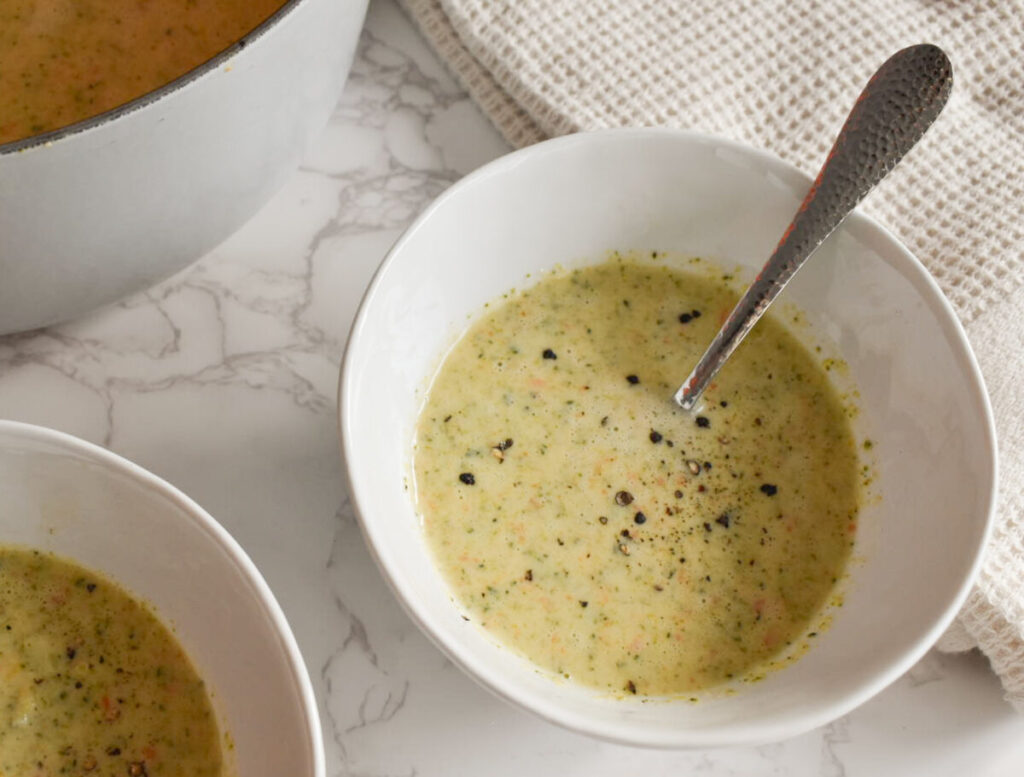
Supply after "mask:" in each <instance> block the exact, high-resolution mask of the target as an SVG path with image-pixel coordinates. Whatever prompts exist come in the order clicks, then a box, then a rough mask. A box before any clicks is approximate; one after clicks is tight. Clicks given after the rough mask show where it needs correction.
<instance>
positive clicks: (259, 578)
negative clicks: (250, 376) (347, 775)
mask: <svg viewBox="0 0 1024 777" xmlns="http://www.w3.org/2000/svg"><path fill="white" fill-rule="evenodd" d="M11 440H15V441H16V440H24V441H28V442H41V443H45V444H47V445H48V446H51V447H53V448H57V449H59V450H64V451H67V452H69V453H72V454H75V455H77V456H80V457H82V458H85V459H87V460H89V461H92V462H96V463H98V464H100V465H101V466H102V467H103V468H105V469H106V470H108V471H111V472H113V473H115V474H120V475H123V476H125V477H127V478H129V479H130V480H133V481H134V482H135V483H137V484H138V485H140V486H142V487H143V488H145V489H147V490H148V491H151V492H153V493H154V494H156V495H157V496H159V497H162V498H163V499H166V500H167V501H168V502H170V503H171V504H172V505H173V506H174V507H176V508H178V510H180V511H181V513H182V514H183V515H184V517H185V518H186V520H188V521H191V523H192V524H193V525H194V526H195V527H196V528H198V529H200V530H201V531H202V532H203V533H204V534H206V536H207V537H209V538H210V539H211V540H212V541H213V542H214V543H215V544H216V545H218V546H219V547H220V548H221V549H222V550H223V551H225V552H226V553H227V555H228V557H229V558H230V560H231V562H232V563H233V564H234V566H235V568H236V570H237V571H238V572H239V573H240V574H241V575H242V577H243V578H244V580H245V582H246V583H247V585H248V587H249V590H250V591H251V592H252V593H253V594H254V595H255V597H256V599H257V600H258V602H259V604H260V605H261V606H262V608H263V610H264V612H265V614H266V615H267V616H268V617H269V619H270V621H271V622H272V624H273V627H274V632H275V633H276V635H277V638H278V641H279V643H280V645H281V647H282V648H283V649H284V653H285V657H286V659H287V670H288V673H289V675H290V676H291V678H292V681H293V683H294V685H295V686H296V688H297V689H298V691H299V698H300V703H301V707H302V712H303V718H304V719H305V726H304V728H305V730H306V732H307V738H308V743H307V745H308V754H309V756H310V761H311V763H312V767H313V769H312V772H311V777H325V775H326V766H325V756H324V744H323V732H322V730H321V725H320V715H319V711H318V707H317V702H316V696H315V694H314V693H313V685H312V682H311V681H310V678H309V672H308V670H307V668H306V664H305V662H304V661H303V659H302V654H301V652H300V650H299V645H298V642H297V641H296V639H295V635H294V633H293V632H292V630H291V626H289V624H288V620H287V618H286V617H285V614H284V611H283V610H282V609H281V605H280V604H278V602H277V599H276V598H275V597H274V594H273V592H272V591H271V590H270V586H269V585H268V584H267V581H266V580H265V579H264V578H263V575H262V574H261V573H260V571H259V569H258V568H257V567H256V565H255V563H253V561H252V559H250V558H249V555H248V554H247V553H246V552H245V550H244V549H243V548H242V546H241V545H239V544H238V541H237V540H235V538H234V537H232V536H231V534H230V533H229V532H228V531H227V529H225V528H224V527H223V526H221V525H220V524H219V523H218V522H217V520H216V519H215V518H213V516H211V515H210V514H209V513H208V512H206V510H204V509H203V508H202V507H200V505H199V504H198V503H197V502H195V501H194V500H193V499H192V498H191V497H189V496H188V495H187V494H185V493H184V492H183V491H181V490H180V489H178V488H176V487H175V486H172V485H171V484H170V483H168V482H167V481H166V480H164V479H162V478H160V477H158V476H157V475H154V474H153V473H152V472H150V471H149V470H147V469H145V468H143V467H141V466H139V465H138V464H135V463H134V462H132V461H130V460H128V459H126V458H124V457H123V456H120V455H118V454H116V453H114V452H113V451H110V450H107V449H106V448H103V447H101V446H99V445H96V444H94V443H91V442H88V441H87V440H83V439H81V438H80V437H75V436H74V435H72V434H68V433H67V432H61V431H58V430H57V429H52V428H50V427H47V426H41V425H38V424H31V423H26V422H23V421H12V420H7V419H0V444H3V443H6V442H7V441H11ZM101 571H102V570H101Z"/></svg>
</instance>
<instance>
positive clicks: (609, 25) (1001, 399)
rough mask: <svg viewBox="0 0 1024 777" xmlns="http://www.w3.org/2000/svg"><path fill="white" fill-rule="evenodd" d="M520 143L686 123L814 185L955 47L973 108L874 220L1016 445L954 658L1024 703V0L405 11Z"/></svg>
mask: <svg viewBox="0 0 1024 777" xmlns="http://www.w3.org/2000/svg"><path fill="white" fill-rule="evenodd" d="M402 2H403V3H404V5H405V7H406V9H407V10H408V11H409V13H410V15H411V16H412V17H413V18H414V20H415V21H416V22H417V23H418V24H419V26H420V29H421V30H422V31H423V33H424V35H425V36H426V37H427V39H428V40H429V41H430V42H431V43H432V44H433V45H434V47H435V48H436V49H437V51H438V52H439V54H440V55H441V56H442V58H444V59H445V61H446V62H447V63H448V64H449V66H450V67H451V68H452V70H453V71H454V72H455V74H456V75H457V76H458V77H459V79H460V80H461V82H462V83H463V85H464V86H465V87H466V89H467V90H468V91H469V93H470V95H471V96H472V97H473V98H474V100H476V102H477V103H478V104H479V105H480V106H481V108H482V109H483V111H484V112H485V113H486V114H487V116H488V117H489V118H490V119H491V121H493V122H494V124H495V126H496V127H497V128H498V130H499V131H500V132H501V133H502V135H503V136H504V137H505V138H506V140H508V142H509V143H510V144H512V145H513V146H516V147H520V146H524V145H528V144H530V143H534V142H536V141H539V140H542V139H544V138H546V137H550V136H554V135H561V134H566V133H569V132H575V131H579V130H588V129H597V128H602V127H617V126H647V125H658V126H669V127H685V128H689V129H696V130H700V131H703V132H709V133H713V134H717V135H722V136H724V137H728V138H732V139H734V140H738V141H740V142H743V143H746V144H749V145H752V146H755V147H758V148H764V149H768V150H770V151H773V152H774V153H776V154H778V155H779V156H780V157H782V158H783V159H785V160H787V161H789V162H791V163H793V164H795V165H796V166H797V167H799V168H800V169H802V170H803V171H804V172H806V173H808V174H811V175H813V174H814V173H816V172H817V169H818V167H819V166H820V164H821V161H822V160H823V159H824V156H825V154H826V152H827V151H828V149H829V147H830V146H831V144H832V141H833V139H834V138H835V135H836V133H837V132H838V129H839V127H840V125H841V124H842V121H843V119H844V118H845V116H846V113H847V112H848V110H849V108H850V106H851V105H852V103H853V100H854V99H855V98H856V96H857V94H858V93H859V92H860V90H861V89H862V88H863V86H864V84H865V83H866V81H867V79H868V78H869V77H870V75H871V73H872V72H873V71H874V70H875V69H876V68H877V67H878V65H879V64H881V63H882V62H883V61H884V60H885V59H886V58H887V57H888V56H889V55H891V54H892V53H893V52H895V51H896V50H898V49H900V48H903V47H904V46H908V45H912V44H914V43H920V42H925V41H927V42H931V43H935V44H938V45H939V46H941V47H942V48H943V49H944V50H945V51H946V52H947V53H948V54H949V56H950V59H951V60H952V62H953V67H954V77H955V86H954V90H953V97H952V98H951V100H950V102H949V104H948V105H947V107H946V109H945V111H944V112H943V114H942V115H941V116H940V118H939V120H938V121H937V122H936V124H935V125H934V126H933V127H932V129H931V130H929V132H928V134H927V136H926V137H925V140H924V142H923V143H922V144H921V145H920V146H918V147H917V148H915V149H914V150H913V151H912V152H911V153H910V154H909V155H908V157H907V159H906V160H905V161H904V162H903V163H902V164H901V165H900V166H899V167H897V169H896V170H895V171H894V172H893V173H892V174H891V175H890V176H889V177H888V178H886V180H885V181H883V182H882V183H881V184H880V185H879V187H878V188H877V190H876V191H875V192H873V193H872V194H871V195H870V196H869V197H868V199H867V201H866V202H865V204H864V206H863V210H864V211H866V212H867V213H869V214H871V215H873V216H874V217H876V218H878V219H879V220H880V221H881V222H882V223H884V224H885V225H886V226H888V227H889V228H890V229H892V230H893V231H894V232H895V233H896V234H897V235H898V236H899V237H900V239H901V240H902V241H903V242H904V243H905V244H906V245H907V246H908V247H909V248H910V250H911V251H913V252H914V254H915V255H916V256H918V258H920V259H921V260H922V261H923V262H924V264H925V265H926V266H927V267H928V269H929V270H930V271H931V273H932V274H933V275H934V276H935V278H936V280H937V281H938V282H939V285H940V286H941V287H942V289H943V291H944V292H945V294H946V296H947V297H948V298H949V300H950V301H951V303H952V304H953V307H954V308H955V309H956V311H957V313H958V314H959V316H960V318H961V320H962V321H963V322H964V324H965V326H966V328H967V331H968V336H969V337H970V339H971V342H972V344H973V346H974V348H975V351H976V353H977V355H978V359H979V362H980V363H981V366H982V371H983V372H984V373H985V377H986V381H987V384H988V387H989V391H990V394H991V396H992V400H993V407H994V411H995V416H996V426H997V429H998V431H999V434H1000V467H1001V478H1000V480H1001V484H1000V489H1001V498H1000V504H999V512H998V519H997V520H998V523H997V527H996V532H995V536H994V537H993V541H992V543H991V545H990V547H989V548H988V551H987V553H986V559H985V563H984V567H983V570H982V573H981V575H980V577H979V580H978V583H977V585H976V586H975V589H974V590H973V591H972V593H971V596H970V598H969V600H968V602H967V604H966V605H965V607H964V609H963V610H962V611H961V613H960V616H959V619H958V622H957V624H956V627H955V628H954V629H951V630H950V632H949V633H948V634H947V635H946V636H945V637H944V639H943V640H942V641H941V643H940V647H943V648H944V649H948V650H962V649H967V648H969V647H973V646H975V645H977V646H979V647H981V649H982V650H983V651H984V652H985V653H986V654H987V655H988V656H989V658H990V660H991V662H992V665H993V667H994V669H995V670H996V672H997V673H998V674H999V675H1000V677H1001V678H1002V680H1003V684H1004V687H1005V688H1006V691H1007V696H1008V698H1009V699H1010V700H1011V701H1012V702H1013V703H1014V704H1015V705H1016V706H1017V707H1018V708H1019V709H1022V710H1024V392H1022V391H1021V389H1020V388H1019V387H1020V386H1022V385H1024V0H1006V1H1004V2H994V1H993V2H984V1H983V0H961V1H952V0H945V1H942V0H847V2H844V3H829V2H813V1H811V0H787V1H783V0H769V1H766V2H721V1H720V0H686V1H685V2H684V1H683V0H671V1H670V0H402Z"/></svg>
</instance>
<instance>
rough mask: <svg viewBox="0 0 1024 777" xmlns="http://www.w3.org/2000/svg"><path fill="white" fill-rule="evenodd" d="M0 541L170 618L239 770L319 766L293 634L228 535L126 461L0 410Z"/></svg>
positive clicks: (274, 775)
mask: <svg viewBox="0 0 1024 777" xmlns="http://www.w3.org/2000/svg"><path fill="white" fill-rule="evenodd" d="M0 494H2V502H3V508H2V510H0V543H5V544H17V545H25V546H31V547H34V548H41V549H44V550H50V551H53V552H54V553H57V554H59V555H61V556H64V557H67V558H70V559H73V560H75V561H77V562H79V563H80V564H83V565H84V566H86V567H89V568H92V569H95V570H98V571H100V572H103V573H105V574H106V575H107V576H108V577H110V578H112V579H113V580H115V581H117V582H119V583H121V584H122V585H123V586H125V588H127V589H128V590H129V591H130V592H131V593H133V594H134V595H136V596H138V597H140V598H142V599H143V600H144V601H147V602H149V603H150V604H151V605H152V606H153V608H154V611H155V612H156V613H157V615H158V616H159V617H160V618H161V620H163V621H164V622H165V623H167V624H169V625H171V626H172V627H173V629H174V632H175V634H176V636H177V637H178V639H179V641H180V642H181V644H182V645H183V647H184V648H185V650H186V652H187V653H188V654H189V656H190V657H191V658H192V660H193V662H194V664H195V666H196V669H197V670H198V672H199V674H200V676H201V677H202V678H203V679H204V680H205V682H206V684H207V687H208V688H209V689H210V690H211V696H212V701H213V706H214V709H215V710H216V712H217V715H218V718H219V720H220V724H221V729H222V731H227V732H230V735H231V737H232V739H233V741H234V744H235V755H234V758H235V763H236V765H237V773H238V774H239V775H244V776H245V777H281V775H290V776H293V777H323V775H324V754H323V742H322V740H321V735H320V722H319V718H318V716H317V707H316V700H315V699H314V696H313V689H312V687H311V685H310V682H309V675H308V674H307V673H306V668H305V664H304V663H303V661H302V657H301V655H300V654H299V649H298V646H297V645H296V643H295V638H294V637H293V636H292V633H291V630H290V629H289V627H288V623H287V621H286V620H285V617H284V614H283V613H282V612H281V608H280V607H279V606H278V604H277V602H276V601H275V600H274V595H273V594H272V593H271V592H270V589H269V588H268V587H267V584H266V582H264V580H263V578H262V577H261V576H260V573H259V572H258V571H257V569H256V567H255V566H253V563H252V561H250V560H249V558H248V556H246V555H245V551H243V550H242V549H241V548H240V547H239V545H238V543H236V542H235V541H234V540H233V539H232V538H231V536H230V535H229V534H228V533H227V532H226V531H225V530H224V529H223V528H221V526H220V525H219V524H218V523H217V522H216V521H214V520H213V518H211V517H210V516H209V515H208V514H207V513H206V512H204V511H203V509H202V508H201V507H199V505H197V504H196V503H195V502H193V501H192V500H191V499H189V498H188V497H187V496H185V495H184V494H182V493H181V492H180V491H178V490H177V489H175V488H173V487H172V486H170V485H168V484H167V483H165V482H164V481H162V480H160V479H159V478H157V477H156V476H154V475H152V474H150V473H149V472H146V471H145V470H143V469H141V468H140V467H138V466H136V465H134V464H132V463H131V462H129V461H127V460H125V459H123V458H121V457H119V456H116V455H115V454H113V453H110V452H109V451H106V450H104V449H103V448H99V447H97V446H95V445H92V444H90V443H87V442H83V441H82V440H79V439H77V438H74V437H71V436H69V435H66V434H62V433H60V432H56V431H53V430H51V429H46V428H43V427H40V426H32V425H29V424H22V423H16V422H12V421H0Z"/></svg>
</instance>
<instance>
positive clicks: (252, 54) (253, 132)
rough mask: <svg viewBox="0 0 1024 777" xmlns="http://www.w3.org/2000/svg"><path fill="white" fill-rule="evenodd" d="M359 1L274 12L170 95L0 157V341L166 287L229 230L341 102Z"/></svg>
mask: <svg viewBox="0 0 1024 777" xmlns="http://www.w3.org/2000/svg"><path fill="white" fill-rule="evenodd" d="M366 3H367V0H282V8H281V9H280V10H279V11H278V12H277V13H275V14H274V15H273V16H272V17H271V18H270V19H268V20H267V21H266V22H265V23H264V24H262V25H260V26H259V27H258V28H257V29H256V30H254V31H253V32H252V33H251V34H249V35H247V36H245V38H243V39H242V40H241V41H238V42H237V43H235V44H233V45H232V46H230V47H228V48H227V49H226V50H225V51H224V52H223V53H221V54H219V55H218V56H216V57H214V58H213V59H211V60H210V61H208V62H206V63H205V64H203V65H200V66H199V67H197V68H195V69H194V70H192V71H190V72H189V73H186V74H185V75H183V76H182V77H181V78H178V79H175V80H174V81H172V82H171V83H169V84H167V85H166V86H163V87H161V88H160V89H157V90H155V91H153V92H150V93H149V94H146V95H143V96H142V97H139V98H138V99H136V100H133V101H131V102H130V103H127V104H126V105H123V106H121V107H119V108H115V109H113V110H110V111H107V112H106V113H103V114H100V115H99V116H96V117H93V118H90V119H86V120H84V121H80V122H78V123H77V124H73V125H71V126H69V127H67V128H65V129H61V130H57V131H54V132H50V133H47V134H45V135H37V136H35V137H31V138H28V139H26V140H22V141H17V142H13V143H6V144H3V145H0V277H2V278H3V279H4V282H3V283H2V284H0V334H5V333H7V332H15V331H20V330H24V329H30V328H33V327H39V326H45V325H47V324H52V323H55V322H58V321H63V320H66V319H69V318H72V317H74V316H77V315H80V314H81V313H84V312H85V311H87V310H90V309H92V308H95V307H97V306H99V305H103V304H106V303H108V302H112V301H114V300H116V299H118V298H119V297H121V296H123V295H125V294H128V293H130V292H133V291H137V290H139V289H142V288H145V287H146V286H148V285H150V284H152V283H154V282H155V281H158V280H160V279H162V278H165V277H167V276H168V275H170V274H171V273H173V272H175V271H176V270H179V269H181V268H182V267H184V266H185V265H187V264H189V263H190V262H193V261H195V260H196V259H198V258H199V257H200V256H202V255H203V254H204V253H205V252H206V251H209V250H210V249H211V248H213V247H214V246H215V245H217V243H219V242H220V241H222V240H223V239H224V238H226V237H227V236H228V235H230V234H231V233H232V232H233V231H235V230H236V229H238V227H240V226H241V225H242V224H243V223H244V222H245V221H246V220H248V219H249V218H251V217H252V215H253V214H254V213H256V211H257V210H258V209H259V208H260V207H262V206H263V204H264V203H266V202H267V200H269V199H270V197H271V195H272V194H274V192H276V191H277V190H278V189H279V188H280V187H281V185H282V184H284V182H285V181H286V180H287V176H288V175H289V174H291V172H292V171H293V170H294V169H295V167H296V166H297V165H298V163H299V160H300V159H301V157H302V154H303V152H304V151H305V149H306V147H307V146H308V144H309V143H310V142H311V141H312V139H313V138H314V137H315V135H316V133H318V132H320V131H321V130H322V128H323V126H324V124H325V123H326V122H327V118H328V116H329V115H330V112H331V110H332V108H333V107H334V105H335V103H336V102H337V100H338V97H339V95H340V94H341V86H342V84H343V83H344V81H345V76H346V75H347V73H348V69H349V65H350V63H351V62H352V56H353V54H354V53H355V47H356V41H357V39H358V37H359V31H360V29H361V28H362V24H363V17H364V14H365V12H366Z"/></svg>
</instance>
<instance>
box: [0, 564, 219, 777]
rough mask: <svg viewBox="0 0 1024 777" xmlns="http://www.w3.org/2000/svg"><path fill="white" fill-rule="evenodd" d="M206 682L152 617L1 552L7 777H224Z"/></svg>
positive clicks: (79, 581)
mask: <svg viewBox="0 0 1024 777" xmlns="http://www.w3.org/2000/svg"><path fill="white" fill-rule="evenodd" d="M224 762H225V759H224V757H223V754H222V747H221V742H220V737H219V734H218V727H217V723H216V719H215V717H214V713H213V709H212V707H211V705H210V700H209V698H208V696H207V692H206V688H205V686H204V684H203V681H202V680H201V679H200V678H199V676H198V675H197V674H196V671H195V669H194V668H193V667H192V664H191V662H190V661H189V659H188V657H187V656H186V655H185V653H184V652H183V651H182V649H181V647H180V646H179V644H178V643H177V641H176V640H175V639H174V637H173V636H172V635H171V633H170V632H169V631H168V629H167V628H166V627H165V626H164V625H163V624H162V623H161V622H160V621H159V620H157V618H156V617H155V616H154V615H153V613H152V612H150V610H149V609H148V608H147V607H145V606H144V605H142V604H141V603H139V602H138V601H137V600H135V599H134V598H132V597H131V596H130V595H129V594H127V593H126V592H125V591H124V590H123V589H122V588H120V587H119V586H117V585H116V584H114V583H112V582H111V581H110V580H108V579H107V578H105V577H103V576H101V575H98V574H96V573H95V572H91V571H89V570H86V569H84V568H82V567H80V566H78V565H77V564H73V563H71V562H68V561H65V560H63V559H60V558H57V557H54V556H52V555H50V554H46V553H41V552H38V551H32V550H25V549H19V548H2V547H0V777H28V775H32V776H33V777H51V776H53V777H55V776H56V775H97V777H100V776H102V777H114V776H115V775H116V777H145V776H146V775H148V777H224V775H225V774H226V770H225V767H224Z"/></svg>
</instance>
